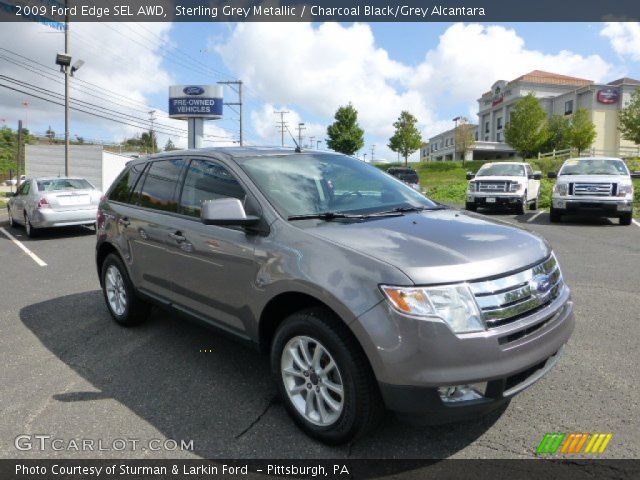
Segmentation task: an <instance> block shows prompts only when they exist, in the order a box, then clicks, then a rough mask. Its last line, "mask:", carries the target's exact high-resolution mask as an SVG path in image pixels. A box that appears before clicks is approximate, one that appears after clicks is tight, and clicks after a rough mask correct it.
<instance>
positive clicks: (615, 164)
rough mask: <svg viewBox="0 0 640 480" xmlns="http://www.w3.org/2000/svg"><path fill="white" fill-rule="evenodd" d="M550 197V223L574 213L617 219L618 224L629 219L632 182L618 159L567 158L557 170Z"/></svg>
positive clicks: (631, 216) (623, 223)
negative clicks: (618, 220)
mask: <svg viewBox="0 0 640 480" xmlns="http://www.w3.org/2000/svg"><path fill="white" fill-rule="evenodd" d="M549 178H557V182H556V185H555V187H554V188H553V194H552V198H551V221H552V222H559V221H560V220H561V219H562V215H567V214H572V213H577V214H589V215H597V216H603V217H617V218H619V219H620V224H621V225H630V224H631V220H632V218H633V183H632V182H631V175H630V173H629V169H628V168H627V165H626V164H625V163H624V161H623V160H621V159H619V158H604V157H589V158H570V159H569V160H567V161H566V162H564V164H563V165H562V168H560V171H559V172H558V173H557V174H555V173H554V172H550V173H549Z"/></svg>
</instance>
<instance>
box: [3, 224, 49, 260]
mask: <svg viewBox="0 0 640 480" xmlns="http://www.w3.org/2000/svg"><path fill="white" fill-rule="evenodd" d="M0 233H3V234H4V236H5V237H7V238H8V239H9V240H11V241H12V242H13V243H15V244H16V245H17V246H18V248H20V249H21V250H22V251H23V252H24V253H26V254H27V255H29V256H30V257H31V259H32V260H33V261H34V262H36V263H37V264H38V265H40V266H41V267H46V266H47V264H46V263H44V262H43V261H42V259H41V258H40V257H39V256H37V255H36V254H35V253H33V252H32V251H31V250H29V249H28V248H27V247H25V246H24V244H23V243H22V242H21V241H20V240H18V239H17V238H16V237H14V236H13V235H11V234H10V233H9V232H7V231H6V230H5V229H4V228H3V227H0Z"/></svg>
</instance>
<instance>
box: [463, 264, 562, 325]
mask: <svg viewBox="0 0 640 480" xmlns="http://www.w3.org/2000/svg"><path fill="white" fill-rule="evenodd" d="M469 286H470V287H471V291H472V292H473V294H474V295H475V298H476V302H477V303H478V307H480V310H481V311H482V316H483V318H484V321H485V323H486V324H487V327H488V328H495V327H499V326H502V325H505V324H507V323H511V322H514V321H516V320H518V319H519V318H521V317H523V316H525V315H528V314H531V313H533V312H535V311H536V310H539V309H541V308H543V307H544V306H546V305H548V304H549V303H551V302H552V301H553V300H554V299H556V298H557V297H558V295H560V292H561V291H562V289H563V287H564V282H563V280H562V273H561V272H560V267H559V265H558V262H557V261H556V258H555V256H554V255H551V256H550V257H549V258H548V259H547V260H545V261H544V262H542V263H539V264H538V265H536V266H534V267H532V268H528V269H526V270H523V271H521V272H518V273H515V274H512V275H509V276H506V277H501V278H496V279H493V280H486V281H483V282H474V283H471V284H470V285H469Z"/></svg>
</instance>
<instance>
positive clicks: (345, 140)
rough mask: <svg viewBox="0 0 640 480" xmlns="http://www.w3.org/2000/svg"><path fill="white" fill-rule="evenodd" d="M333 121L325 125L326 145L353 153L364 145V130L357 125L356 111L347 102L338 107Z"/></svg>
mask: <svg viewBox="0 0 640 480" xmlns="http://www.w3.org/2000/svg"><path fill="white" fill-rule="evenodd" d="M334 118H335V122H333V124H331V125H329V126H328V127H327V136H328V137H329V138H328V139H327V140H326V142H327V146H328V147H329V148H330V149H332V150H335V151H336V152H340V153H344V154H345V155H353V154H354V153H356V152H357V151H358V150H360V149H361V148H362V147H363V146H364V130H363V129H362V128H360V125H358V111H357V110H356V109H355V108H354V107H353V105H351V103H349V104H348V105H347V106H346V107H344V106H342V107H340V108H338V110H337V111H336V114H335V116H334Z"/></svg>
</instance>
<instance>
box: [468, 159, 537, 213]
mask: <svg viewBox="0 0 640 480" xmlns="http://www.w3.org/2000/svg"><path fill="white" fill-rule="evenodd" d="M541 177H542V173H541V172H534V171H533V170H532V169H531V165H529V164H528V163H524V162H494V163H485V164H484V165H483V166H482V167H481V168H480V169H479V170H478V173H476V174H475V175H474V174H473V173H471V172H469V173H467V180H469V187H468V188H467V198H466V202H465V207H466V209H467V210H471V211H476V210H477V209H478V207H489V208H491V207H506V208H512V209H515V210H516V211H517V212H518V213H519V214H524V213H525V211H526V209H527V206H528V207H529V208H530V209H531V210H536V209H537V208H538V198H539V196H540V179H541Z"/></svg>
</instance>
